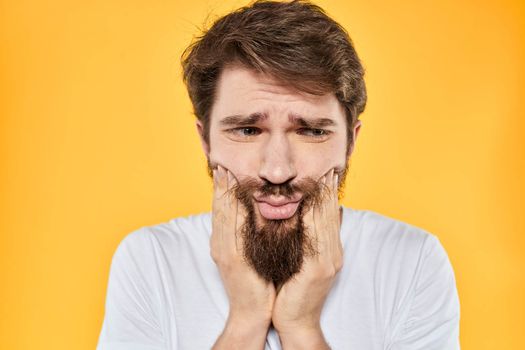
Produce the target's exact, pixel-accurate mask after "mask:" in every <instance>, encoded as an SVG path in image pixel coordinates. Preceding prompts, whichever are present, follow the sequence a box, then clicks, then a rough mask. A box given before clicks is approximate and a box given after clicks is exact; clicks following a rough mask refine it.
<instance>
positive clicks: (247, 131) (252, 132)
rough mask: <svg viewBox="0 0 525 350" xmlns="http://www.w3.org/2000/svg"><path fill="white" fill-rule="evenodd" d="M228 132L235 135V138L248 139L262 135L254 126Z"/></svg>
mask: <svg viewBox="0 0 525 350" xmlns="http://www.w3.org/2000/svg"><path fill="white" fill-rule="evenodd" d="M228 132H229V133H231V134H233V135H234V136H238V137H243V138H246V137H251V136H257V135H259V134H260V133H261V130H260V129H259V128H255V127H252V126H244V127H241V128H235V129H230V130H228Z"/></svg>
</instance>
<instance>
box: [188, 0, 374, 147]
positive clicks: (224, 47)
mask: <svg viewBox="0 0 525 350" xmlns="http://www.w3.org/2000/svg"><path fill="white" fill-rule="evenodd" d="M235 64H240V65H241V66H244V67H246V68H249V69H253V70H255V71H257V72H261V73H265V74H268V75H270V76H271V77H274V78H276V79H277V80H279V81H281V82H283V83H284V84H285V85H286V86H290V87H293V88H294V89H297V90H298V91H301V92H306V93H310V94H315V95H324V94H327V93H334V94H335V96H336V97H337V99H338V101H339V102H340V103H341V104H342V106H343V107H344V110H345V113H346V117H347V123H346V124H347V137H348V146H350V145H351V143H352V141H353V140H352V129H353V126H354V125H355V122H356V121H357V119H358V117H359V115H360V114H361V113H362V112H363V110H364V108H365V105H366V99H367V94H366V87H365V82H364V79H363V76H364V69H363V66H362V65H361V62H360V60H359V57H358V56H357V53H356V51H355V49H354V46H353V44H352V41H351V39H350V37H349V35H348V33H347V31H346V30H345V29H344V28H343V27H342V26H341V25H340V24H338V23H337V22H335V21H334V20H333V19H331V18H330V17H329V16H328V15H327V14H326V13H325V11H324V10H323V9H322V8H320V7H319V6H317V5H314V4H312V3H310V2H308V1H304V0H295V1H289V2H278V1H265V0H262V1H261V0H259V1H255V2H253V3H251V4H250V5H249V6H246V7H242V8H240V9H238V10H236V11H234V12H232V13H229V14H228V15H226V16H224V17H221V18H219V19H218V20H217V21H215V23H213V25H212V26H211V27H210V28H209V29H207V30H204V31H203V33H202V35H200V36H198V37H197V38H196V39H195V40H194V41H193V43H192V44H191V45H190V46H189V47H188V48H186V50H185V51H184V53H183V54H182V67H183V79H184V82H185V84H186V86H187V88H188V93H189V96H190V99H191V102H192V104H193V109H194V113H195V115H196V117H197V118H198V119H199V120H200V121H201V122H202V124H203V129H204V130H203V136H204V140H205V141H206V142H209V121H210V120H209V119H210V113H211V109H212V108H211V107H212V105H213V102H214V98H215V96H216V87H217V81H218V79H219V77H220V73H221V71H222V69H223V68H225V67H226V66H229V65H235Z"/></svg>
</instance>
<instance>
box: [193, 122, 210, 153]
mask: <svg viewBox="0 0 525 350" xmlns="http://www.w3.org/2000/svg"><path fill="white" fill-rule="evenodd" d="M195 126H196V127H197V132H198V133H199V138H200V139H201V146H202V150H203V151H204V154H206V158H210V157H209V156H210V145H209V144H208V142H206V140H205V139H204V126H203V125H202V122H201V121H200V120H197V122H196V123H195Z"/></svg>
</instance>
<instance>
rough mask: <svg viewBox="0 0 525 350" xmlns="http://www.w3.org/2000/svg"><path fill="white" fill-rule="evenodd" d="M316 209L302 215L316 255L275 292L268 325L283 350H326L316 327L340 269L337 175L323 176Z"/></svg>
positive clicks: (341, 259) (340, 250) (340, 251)
mask: <svg viewBox="0 0 525 350" xmlns="http://www.w3.org/2000/svg"><path fill="white" fill-rule="evenodd" d="M321 182H322V183H323V184H324V185H325V186H324V187H325V188H324V191H323V192H324V193H323V200H322V203H321V204H320V205H313V206H312V207H311V208H310V209H309V210H308V212H306V213H305V215H304V219H303V220H304V224H305V228H306V229H307V234H308V235H309V237H310V239H311V240H312V244H313V246H314V248H316V249H317V252H318V254H317V255H315V256H308V257H305V260H304V262H303V267H302V269H301V272H299V273H298V274H297V275H295V276H294V277H292V279H291V280H289V281H288V282H286V283H285V284H284V285H283V286H282V288H281V289H280V290H279V291H278V294H277V298H276V301H275V305H274V309H273V314H272V322H273V325H274V327H275V329H276V330H277V332H278V333H279V338H280V340H281V344H282V346H283V348H284V349H310V348H311V349H328V348H329V347H328V345H327V344H326V342H325V340H324V337H323V333H322V331H321V326H320V317H321V311H322V308H323V305H324V302H325V299H326V296H327V295H328V292H329V291H330V289H331V287H332V283H333V282H334V280H335V277H336V274H337V273H338V272H339V270H340V269H341V267H342V265H343V247H342V244H341V239H340V236H339V229H340V221H339V220H340V214H339V204H338V197H337V194H338V193H337V190H338V182H339V181H338V175H337V174H334V170H331V171H330V173H328V174H327V175H325V176H324V177H323V178H322V179H321Z"/></svg>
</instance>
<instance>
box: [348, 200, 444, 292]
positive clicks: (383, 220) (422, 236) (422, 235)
mask: <svg viewBox="0 0 525 350" xmlns="http://www.w3.org/2000/svg"><path fill="white" fill-rule="evenodd" d="M346 210H347V211H349V212H350V215H348V214H347V215H348V217H349V218H350V220H349V221H350V224H349V225H348V226H347V229H348V230H349V233H348V235H349V236H350V237H351V239H350V249H351V251H352V255H354V257H355V258H356V260H357V261H359V262H361V263H362V264H363V265H364V266H366V269H367V270H369V271H370V272H373V274H374V276H375V278H376V279H377V280H378V281H380V280H382V281H388V282H392V279H396V280H397V281H398V283H406V284H410V283H413V282H414V279H416V280H417V279H418V278H419V275H420V274H421V273H423V272H426V273H427V274H432V271H433V270H436V269H440V268H441V269H446V270H448V271H449V274H452V268H451V266H450V261H449V259H448V256H447V253H446V251H445V249H444V247H443V245H442V244H441V242H440V240H439V238H438V237H437V236H436V235H435V234H433V233H431V232H429V231H427V230H425V229H423V228H421V227H418V226H415V225H412V224H410V223H406V222H403V221H401V220H398V219H394V218H392V217H389V216H386V215H382V214H379V213H377V212H374V211H371V210H355V209H349V208H346Z"/></svg>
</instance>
